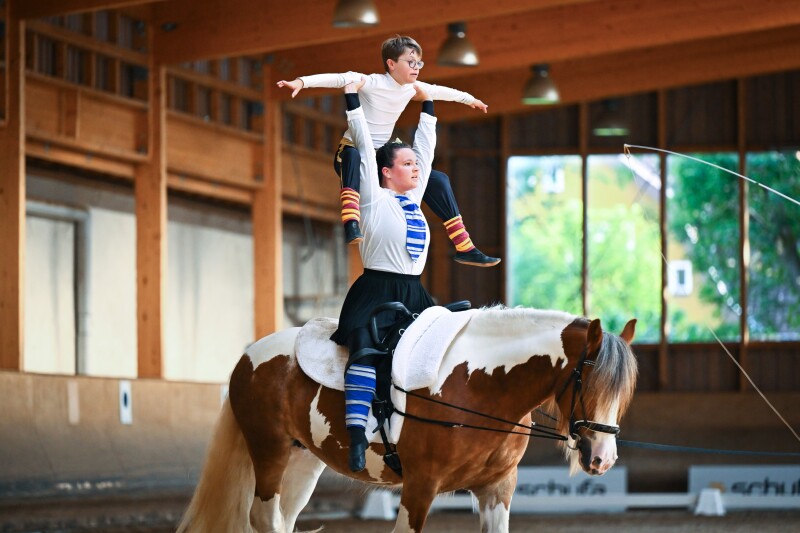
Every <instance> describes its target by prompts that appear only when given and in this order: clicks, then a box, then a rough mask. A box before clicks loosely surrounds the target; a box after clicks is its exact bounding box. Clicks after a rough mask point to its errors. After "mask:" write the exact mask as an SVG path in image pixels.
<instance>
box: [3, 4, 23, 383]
mask: <svg viewBox="0 0 800 533" xmlns="http://www.w3.org/2000/svg"><path fill="white" fill-rule="evenodd" d="M5 27H6V31H5V36H2V38H5V50H6V55H7V57H8V70H7V76H8V93H7V94H6V97H7V99H8V100H7V102H8V107H7V108H6V109H7V116H6V121H5V125H4V126H3V127H0V161H2V164H1V165H0V249H2V250H3V253H2V254H0V369H2V370H20V369H21V368H22V357H23V354H24V346H25V339H24V331H25V330H24V322H23V321H24V316H25V314H24V309H25V308H24V302H23V296H24V290H25V117H24V115H23V113H22V111H21V110H22V109H24V108H25V24H24V23H23V22H18V21H17V20H15V19H13V18H10V17H9V18H6V22H5Z"/></svg>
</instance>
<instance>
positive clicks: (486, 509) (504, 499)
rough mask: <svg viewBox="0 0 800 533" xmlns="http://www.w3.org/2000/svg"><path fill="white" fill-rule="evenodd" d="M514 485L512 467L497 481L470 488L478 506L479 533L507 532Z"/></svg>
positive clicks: (515, 470)
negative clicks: (476, 498)
mask: <svg viewBox="0 0 800 533" xmlns="http://www.w3.org/2000/svg"><path fill="white" fill-rule="evenodd" d="M516 486H517V469H516V468H514V469H512V470H511V471H510V472H509V473H508V475H506V477H504V478H503V479H501V480H500V481H499V482H497V483H495V484H492V485H487V486H485V487H480V488H477V489H473V490H472V492H473V493H474V494H475V496H477V497H478V505H479V506H480V516H481V533H508V531H509V529H508V516H509V511H510V508H511V496H513V494H514V489H515V488H516Z"/></svg>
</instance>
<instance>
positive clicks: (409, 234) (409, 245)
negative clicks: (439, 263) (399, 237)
mask: <svg viewBox="0 0 800 533" xmlns="http://www.w3.org/2000/svg"><path fill="white" fill-rule="evenodd" d="M395 198H397V201H398V202H400V207H402V208H403V213H404V214H405V215H406V250H408V255H410V256H411V260H412V261H414V262H415V263H416V262H417V259H419V256H420V254H421V253H422V252H423V251H424V250H425V219H424V218H423V216H422V211H420V209H419V206H418V205H417V204H415V203H414V202H412V201H411V200H409V199H408V197H407V196H403V195H402V194H398V195H396V196H395Z"/></svg>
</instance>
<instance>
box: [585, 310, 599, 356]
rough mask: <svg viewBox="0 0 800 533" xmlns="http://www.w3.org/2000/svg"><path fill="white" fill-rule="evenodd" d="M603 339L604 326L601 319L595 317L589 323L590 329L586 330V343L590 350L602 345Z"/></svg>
mask: <svg viewBox="0 0 800 533" xmlns="http://www.w3.org/2000/svg"><path fill="white" fill-rule="evenodd" d="M602 341H603V328H602V326H601V325H600V319H599V318H595V319H594V320H592V321H591V322H590V323H589V330H588V331H587V332H586V344H587V345H588V346H589V351H592V350H593V349H594V348H597V347H598V346H600V343H601V342H602Z"/></svg>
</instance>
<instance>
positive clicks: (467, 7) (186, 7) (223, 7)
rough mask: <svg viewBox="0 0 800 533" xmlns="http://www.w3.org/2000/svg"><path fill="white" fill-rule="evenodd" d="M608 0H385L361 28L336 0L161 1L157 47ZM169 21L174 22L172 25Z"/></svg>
mask: <svg viewBox="0 0 800 533" xmlns="http://www.w3.org/2000/svg"><path fill="white" fill-rule="evenodd" d="M584 3H588V4H601V3H603V2H601V1H599V0H497V1H495V2H493V3H492V5H491V8H489V7H488V6H487V4H486V2H485V1H484V0H460V1H459V2H457V3H452V2H430V1H427V0H410V1H407V2H399V1H398V0H387V1H382V2H380V3H379V9H380V15H381V17H382V20H381V24H379V25H377V26H374V27H368V28H357V29H341V28H334V27H332V25H331V18H332V14H333V8H334V5H335V2H333V1H331V0H295V1H292V2H284V1H281V0H269V1H264V0H174V1H171V2H168V3H162V4H158V5H156V6H155V19H154V22H155V26H156V28H157V30H156V43H155V44H156V54H157V58H158V60H159V61H161V62H164V63H167V64H174V63H182V62H184V61H189V60H194V59H200V58H211V57H221V56H234V55H248V54H256V53H264V52H272V51H275V50H285V49H290V48H296V47H299V46H306V45H309V44H312V45H326V44H327V45H329V44H331V43H337V42H340V43H348V44H347V48H350V43H354V42H356V40H358V39H361V38H364V37H375V38H378V39H379V40H380V39H384V38H386V36H388V35H391V34H393V33H397V32H404V33H409V32H411V33H415V32H416V31H417V29H418V28H422V27H426V26H441V27H442V28H443V29H444V26H445V25H446V24H448V23H450V22H454V21H456V20H462V21H472V20H475V19H479V18H483V17H485V16H487V13H491V14H492V15H494V16H497V15H513V14H516V13H521V12H524V11H531V10H537V9H544V8H549V7H552V6H568V5H572V4H584ZM165 28H173V29H170V30H169V31H167V30H165Z"/></svg>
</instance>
